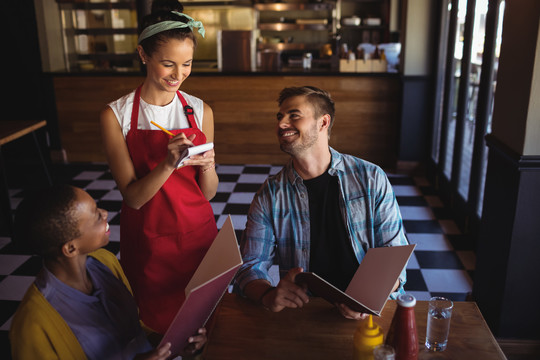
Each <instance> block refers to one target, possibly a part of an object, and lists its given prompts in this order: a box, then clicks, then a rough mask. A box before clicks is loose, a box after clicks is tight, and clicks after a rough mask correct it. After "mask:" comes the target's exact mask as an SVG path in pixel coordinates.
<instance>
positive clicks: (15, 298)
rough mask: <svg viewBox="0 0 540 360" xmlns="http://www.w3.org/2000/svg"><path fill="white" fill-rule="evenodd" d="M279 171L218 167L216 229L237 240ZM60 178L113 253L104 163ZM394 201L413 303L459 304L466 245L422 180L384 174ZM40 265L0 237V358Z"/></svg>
mask: <svg viewBox="0 0 540 360" xmlns="http://www.w3.org/2000/svg"><path fill="white" fill-rule="evenodd" d="M279 170H280V167H276V166H269V165H220V166H218V167H217V172H218V174H219V178H220V184H219V188H218V193H217V195H216V197H215V198H214V199H213V200H212V207H213V209H214V214H215V217H216V222H217V225H218V228H220V227H221V225H222V224H223V222H224V221H225V218H226V216H227V215H228V214H230V215H231V218H232V221H233V225H234V227H235V230H236V231H237V234H238V236H240V233H241V232H242V230H243V228H244V226H245V222H246V214H247V211H248V208H249V204H250V203H251V199H252V198H253V195H254V193H255V192H256V191H257V189H258V188H259V187H260V185H261V184H262V183H263V181H264V180H265V179H266V178H267V176H268V175H269V174H275V173H277V172H278V171H279ZM60 172H61V173H62V174H61V177H63V178H64V179H65V181H68V182H69V183H71V184H72V185H75V186H78V187H81V188H83V189H85V190H86V191H87V192H88V193H89V194H90V195H92V196H93V197H94V198H95V199H96V201H98V206H99V207H101V208H104V209H106V210H108V211H109V223H110V225H111V235H110V240H111V241H110V243H109V245H107V248H108V249H109V250H111V251H112V252H114V253H118V251H119V242H118V241H119V239H120V225H119V224H120V221H119V211H120V207H121V195H120V192H119V191H118V190H117V189H116V186H115V183H114V180H113V179H112V177H111V174H110V172H109V171H108V167H107V165H105V164H85V165H66V166H63V167H62V169H60ZM388 177H389V178H390V182H391V183H392V185H393V187H394V192H395V194H396V197H397V201H398V203H399V206H400V209H401V213H402V216H403V221H404V225H405V230H406V232H407V237H408V238H409V241H410V242H411V243H415V244H417V247H416V250H415V252H414V253H413V255H412V257H411V259H410V261H409V263H408V265H407V284H406V285H405V290H406V291H407V292H409V293H411V294H413V295H414V296H415V297H416V298H417V299H418V300H427V299H429V297H431V296H434V295H442V296H445V297H448V298H450V299H453V300H458V301H459V300H465V297H466V295H467V293H468V292H470V291H471V290H472V278H473V271H474V264H475V255H474V252H473V251H472V245H471V244H469V243H467V241H466V239H465V237H464V236H463V235H461V233H460V231H459V229H458V228H457V226H456V225H455V223H454V221H453V220H452V219H451V218H450V216H449V212H448V211H447V210H446V209H445V208H444V207H443V204H442V203H441V201H440V200H439V198H438V197H437V196H436V195H435V191H434V189H433V188H432V187H431V186H430V184H429V183H428V182H427V180H426V179H424V178H416V177H409V176H404V175H394V174H388ZM23 195H24V194H23V191H21V190H18V189H12V190H10V196H11V202H12V207H16V206H17V205H18V203H19V202H20V200H21V198H22V197H23ZM40 267H41V262H40V260H39V259H38V258H36V257H30V256H26V255H21V254H17V253H16V251H15V250H14V249H13V246H12V245H11V241H10V238H9V237H1V236H0V309H1V310H0V348H1V349H2V350H1V353H0V357H1V358H9V357H10V356H9V341H8V335H7V334H8V331H9V326H10V323H11V317H12V315H13V313H14V311H15V310H16V308H17V305H18V303H19V301H20V300H21V299H22V296H23V295H24V293H25V291H26V289H27V288H28V286H29V285H30V284H31V283H32V282H33V280H34V276H35V274H36V273H37V271H38V270H39V268H40Z"/></svg>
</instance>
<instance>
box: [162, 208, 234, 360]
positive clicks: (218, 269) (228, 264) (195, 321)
mask: <svg viewBox="0 0 540 360" xmlns="http://www.w3.org/2000/svg"><path fill="white" fill-rule="evenodd" d="M240 265H242V256H241V255H240V250H239V249H238V243H237V240H236V234H235V232H234V228H233V225H232V221H231V217H230V215H229V217H228V218H227V220H226V221H225V223H224V224H223V226H222V228H221V230H220V231H219V233H218V235H217V236H216V239H215V240H214V242H213V243H212V245H211V246H210V248H209V249H208V251H207V253H206V255H205V256H204V258H203V259H202V261H201V263H200V265H199V267H198V268H197V270H196V271H195V273H194V274H193V277H192V278H191V280H190V282H189V283H188V285H187V286H186V289H185V293H186V299H185V300H184V302H183V303H182V306H181V307H180V310H178V313H177V314H176V316H175V318H174V320H173V321H172V323H171V325H170V326H169V328H168V329H167V331H166V333H165V335H164V336H163V339H162V340H161V343H160V346H161V345H162V344H165V343H167V342H170V343H171V353H172V354H173V355H175V354H176V355H177V354H182V352H183V350H184V348H185V347H186V346H187V345H188V341H187V339H188V338H189V337H190V336H192V335H195V334H196V333H197V330H198V329H199V328H201V327H203V326H204V325H205V324H206V322H207V321H208V319H209V318H210V315H211V314H212V312H213V311H214V309H215V308H216V306H217V304H218V303H219V301H220V299H221V297H222V296H223V294H224V293H225V291H226V290H227V287H228V286H229V284H230V283H231V281H232V279H233V278H234V276H235V274H236V272H237V270H238V268H239V267H240Z"/></svg>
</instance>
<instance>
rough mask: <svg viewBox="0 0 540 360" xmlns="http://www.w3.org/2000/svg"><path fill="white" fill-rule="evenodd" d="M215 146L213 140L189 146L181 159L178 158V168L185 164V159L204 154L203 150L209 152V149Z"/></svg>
mask: <svg viewBox="0 0 540 360" xmlns="http://www.w3.org/2000/svg"><path fill="white" fill-rule="evenodd" d="M213 148H214V143H213V142H209V143H206V144H201V145H196V146H190V147H188V148H187V149H185V150H184V151H183V152H182V154H181V155H180V159H179V160H178V163H177V164H176V168H177V169H178V168H181V167H182V166H184V161H186V160H188V159H189V158H190V157H191V156H193V155H199V154H202V153H203V152H207V151H208V150H211V149H213Z"/></svg>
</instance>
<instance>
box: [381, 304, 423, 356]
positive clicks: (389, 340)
mask: <svg viewBox="0 0 540 360" xmlns="http://www.w3.org/2000/svg"><path fill="white" fill-rule="evenodd" d="M415 305H416V299H415V298H414V296H412V295H409V294H401V295H399V296H398V298H397V308H396V312H395V313H394V317H393V319H392V323H391V324H390V329H389V330H388V334H387V335H386V344H388V345H391V346H393V347H394V349H395V352H396V360H416V359H418V334H417V332H416V318H415V316H414V307H415Z"/></svg>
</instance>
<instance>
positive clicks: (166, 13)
mask: <svg viewBox="0 0 540 360" xmlns="http://www.w3.org/2000/svg"><path fill="white" fill-rule="evenodd" d="M171 11H177V12H180V13H181V12H182V11H184V6H183V5H182V4H180V3H179V2H178V0H154V1H153V2H152V8H151V13H150V14H149V15H146V16H145V17H143V19H142V20H141V23H140V26H139V34H140V33H141V32H142V31H143V30H144V29H145V28H146V27H148V26H150V25H154V24H157V23H159V22H162V21H166V20H172V21H181V22H183V23H187V22H188V19H187V18H185V17H184V16H179V15H176V14H173V13H172V12H171ZM169 39H177V40H185V39H191V40H192V41H193V45H194V46H197V38H196V37H195V34H194V33H193V31H191V29H190V28H189V27H186V28H182V29H171V30H165V31H162V32H160V33H158V34H155V35H153V36H150V37H149V38H146V39H144V40H143V41H141V43H140V45H141V46H142V48H143V49H144V52H145V53H146V54H147V55H149V56H152V54H153V53H154V52H155V51H156V50H157V49H158V48H159V47H160V46H161V45H163V44H164V43H166V42H167V41H168V40H169Z"/></svg>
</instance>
